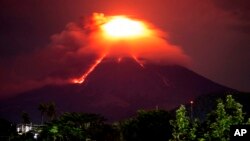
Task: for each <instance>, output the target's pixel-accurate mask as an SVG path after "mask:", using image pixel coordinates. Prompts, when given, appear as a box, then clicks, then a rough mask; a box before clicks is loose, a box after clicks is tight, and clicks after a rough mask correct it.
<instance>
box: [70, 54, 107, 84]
mask: <svg viewBox="0 0 250 141" xmlns="http://www.w3.org/2000/svg"><path fill="white" fill-rule="evenodd" d="M105 56H106V54H104V55H102V56H101V57H100V58H98V59H97V60H96V61H95V63H94V64H93V65H91V66H90V68H89V69H88V70H87V71H86V72H85V73H84V74H83V75H82V76H81V77H80V78H75V79H72V80H71V82H72V83H76V84H82V83H83V82H84V81H85V80H86V78H87V77H88V76H89V74H90V73H91V72H92V71H93V70H94V69H95V68H96V66H98V64H100V63H101V62H102V60H103V58H104V57H105Z"/></svg>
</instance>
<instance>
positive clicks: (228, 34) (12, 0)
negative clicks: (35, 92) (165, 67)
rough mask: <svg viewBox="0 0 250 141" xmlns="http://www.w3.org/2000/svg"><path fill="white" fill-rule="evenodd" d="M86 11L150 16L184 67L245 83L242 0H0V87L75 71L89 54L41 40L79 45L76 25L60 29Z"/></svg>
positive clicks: (247, 37) (247, 55) (249, 38)
mask: <svg viewBox="0 0 250 141" xmlns="http://www.w3.org/2000/svg"><path fill="white" fill-rule="evenodd" d="M94 12H99V13H105V14H107V15H119V14H123V15H129V16H132V17H136V18H139V19H143V20H145V21H148V22H150V23H152V24H153V25H154V26H156V27H158V28H160V29H161V30H163V31H164V32H166V33H167V35H168V36H167V40H168V42H170V43H171V44H173V45H176V46H178V47H180V48H181V49H182V50H183V52H185V54H186V55H187V56H189V57H190V58H191V60H192V63H191V64H190V65H189V66H188V67H189V68H190V69H191V70H193V71H195V72H197V73H199V74H201V75H203V76H205V77H207V78H209V79H211V80H213V81H215V82H218V83H220V84H223V85H225V86H228V87H231V88H235V89H238V90H240V91H248V92H249V91H250V73H249V72H250V46H249V44H250V1H248V0H133V1H131V0H119V1H118V0H22V1H20V0H0V95H1V96H6V95H10V94H11V93H14V92H18V91H22V90H26V89H27V88H26V87H29V86H31V85H33V86H34V87H39V86H41V85H43V84H49V83H48V82H49V81H50V78H53V79H59V78H61V77H70V76H68V75H70V74H71V73H69V72H77V71H80V72H81V71H82V70H80V68H81V69H84V65H83V64H87V63H88V62H90V60H91V57H85V58H84V59H83V58H81V57H79V56H74V57H67V58H66V59H65V58H64V57H65V56H64V55H63V53H62V52H60V51H54V50H53V51H51V50H48V47H49V46H52V45H53V44H54V43H55V42H56V43H58V42H60V41H61V40H58V38H60V39H61V38H63V39H67V40H66V41H65V40H64V42H63V43H62V44H64V45H69V46H70V47H71V48H70V51H72V50H74V49H75V48H74V47H77V46H79V45H83V44H84V40H83V41H82V42H81V41H80V42H79V41H77V42H76V41H75V38H73V37H75V34H76V33H72V34H70V37H68V34H67V33H68V32H67V31H68V30H69V28H74V29H75V28H77V27H75V26H72V25H74V24H73V23H80V22H81V21H83V19H86V18H87V17H89V16H91V15H92V13H94ZM75 30H77V29H75ZM65 32H66V33H65ZM64 33H65V34H64ZM65 36H66V37H65ZM77 37H78V36H77ZM70 51H69V52H70ZM34 54H35V55H34ZM44 54H46V55H44ZM37 58H39V59H37ZM53 59H54V60H56V61H57V62H53ZM34 60H36V61H34ZM58 60H59V61H58ZM75 60H78V61H75ZM58 62H60V63H58ZM57 65H58V66H57ZM66 72H67V73H66ZM73 74H74V73H72V75H73ZM48 76H50V78H48ZM45 82H46V83H45ZM53 82H54V81H53ZM57 83H60V82H58V81H57ZM20 87H21V88H20Z"/></svg>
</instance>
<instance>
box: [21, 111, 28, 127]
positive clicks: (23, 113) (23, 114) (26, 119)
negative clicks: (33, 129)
mask: <svg viewBox="0 0 250 141" xmlns="http://www.w3.org/2000/svg"><path fill="white" fill-rule="evenodd" d="M22 123H23V124H29V123H30V116H29V114H28V113H26V112H24V111H23V112H22Z"/></svg>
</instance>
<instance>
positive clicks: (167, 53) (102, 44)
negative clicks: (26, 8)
mask: <svg viewBox="0 0 250 141" xmlns="http://www.w3.org/2000/svg"><path fill="white" fill-rule="evenodd" d="M106 18H108V17H105V16H104V15H103V14H94V15H93V16H92V17H89V18H87V19H85V21H83V22H82V21H81V22H79V23H69V24H68V25H67V26H66V27H65V29H64V30H63V31H62V32H61V33H57V34H54V35H52V36H51V43H50V44H49V45H48V46H47V47H44V48H43V49H38V50H36V51H35V52H32V53H29V54H23V55H21V56H18V57H16V58H15V59H13V60H12V61H9V62H8V64H6V63H1V62H0V63H1V64H0V65H1V66H4V67H2V68H4V69H3V70H1V79H2V80H1V81H2V82H5V83H3V84H2V86H1V87H0V92H1V93H2V94H5V95H7V94H9V93H17V92H21V91H26V90H30V89H34V88H38V87H41V86H44V85H48V84H59V85H60V84H66V83H69V79H72V78H74V77H79V76H81V75H82V73H83V72H85V71H86V69H87V68H88V67H89V66H90V65H91V64H92V63H93V62H94V61H95V59H96V58H98V57H99V56H100V55H102V54H104V53H106V54H107V55H108V57H130V56H131V55H135V56H136V57H137V58H139V59H142V60H143V61H144V63H147V62H151V63H158V64H162V65H168V64H178V65H184V66H186V65H188V64H189V63H190V58H189V57H188V56H187V55H185V54H184V52H183V51H182V49H181V48H180V47H179V46H177V45H171V44H170V43H169V42H168V41H167V35H166V34H165V33H163V32H161V31H159V30H158V29H156V28H155V27H153V26H152V25H150V24H148V23H146V22H144V23H145V24H146V25H147V27H148V30H149V31H150V32H151V33H152V34H149V35H147V36H145V37H141V38H138V39H131V40H109V39H107V38H104V37H103V33H102V32H103V31H102V30H101V29H100V26H101V25H102V24H103V23H104V22H105V19H106ZM13 80H14V82H13Z"/></svg>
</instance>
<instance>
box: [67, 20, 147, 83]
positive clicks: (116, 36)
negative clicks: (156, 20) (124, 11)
mask: <svg viewBox="0 0 250 141" xmlns="http://www.w3.org/2000/svg"><path fill="white" fill-rule="evenodd" d="M96 18H97V19H98V20H99V21H98V20H96V21H95V22H96V23H100V21H103V23H102V24H100V27H99V28H100V29H101V30H100V31H101V34H102V35H103V37H104V38H105V39H104V40H107V41H108V40H110V39H111V40H112V41H114V40H121V39H122V40H130V39H135V38H138V37H143V36H145V35H148V34H149V30H148V29H147V27H146V24H144V23H143V22H142V21H138V20H133V19H130V18H128V17H126V16H112V17H109V18H105V17H104V16H103V15H96V17H95V19H96ZM128 48H129V47H128ZM112 49H113V48H109V50H108V53H109V52H112ZM130 56H131V57H132V58H133V59H134V60H135V61H136V62H137V63H138V64H139V65H140V66H141V67H143V68H144V65H143V64H142V63H141V62H140V61H139V60H138V59H137V57H135V56H134V55H130ZM105 57H106V53H105V55H102V56H101V57H100V58H98V59H97V60H96V61H95V63H94V64H93V65H91V66H90V68H89V69H87V71H86V72H85V73H84V74H83V75H82V76H81V77H80V78H74V79H71V80H70V81H71V82H72V83H76V84H82V83H84V81H85V80H86V78H87V77H88V76H89V74H91V72H92V71H93V70H94V69H95V68H96V67H97V66H98V64H100V63H101V62H102V60H103V59H104V58H105ZM117 60H118V63H120V62H121V60H122V56H118V59H117Z"/></svg>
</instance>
